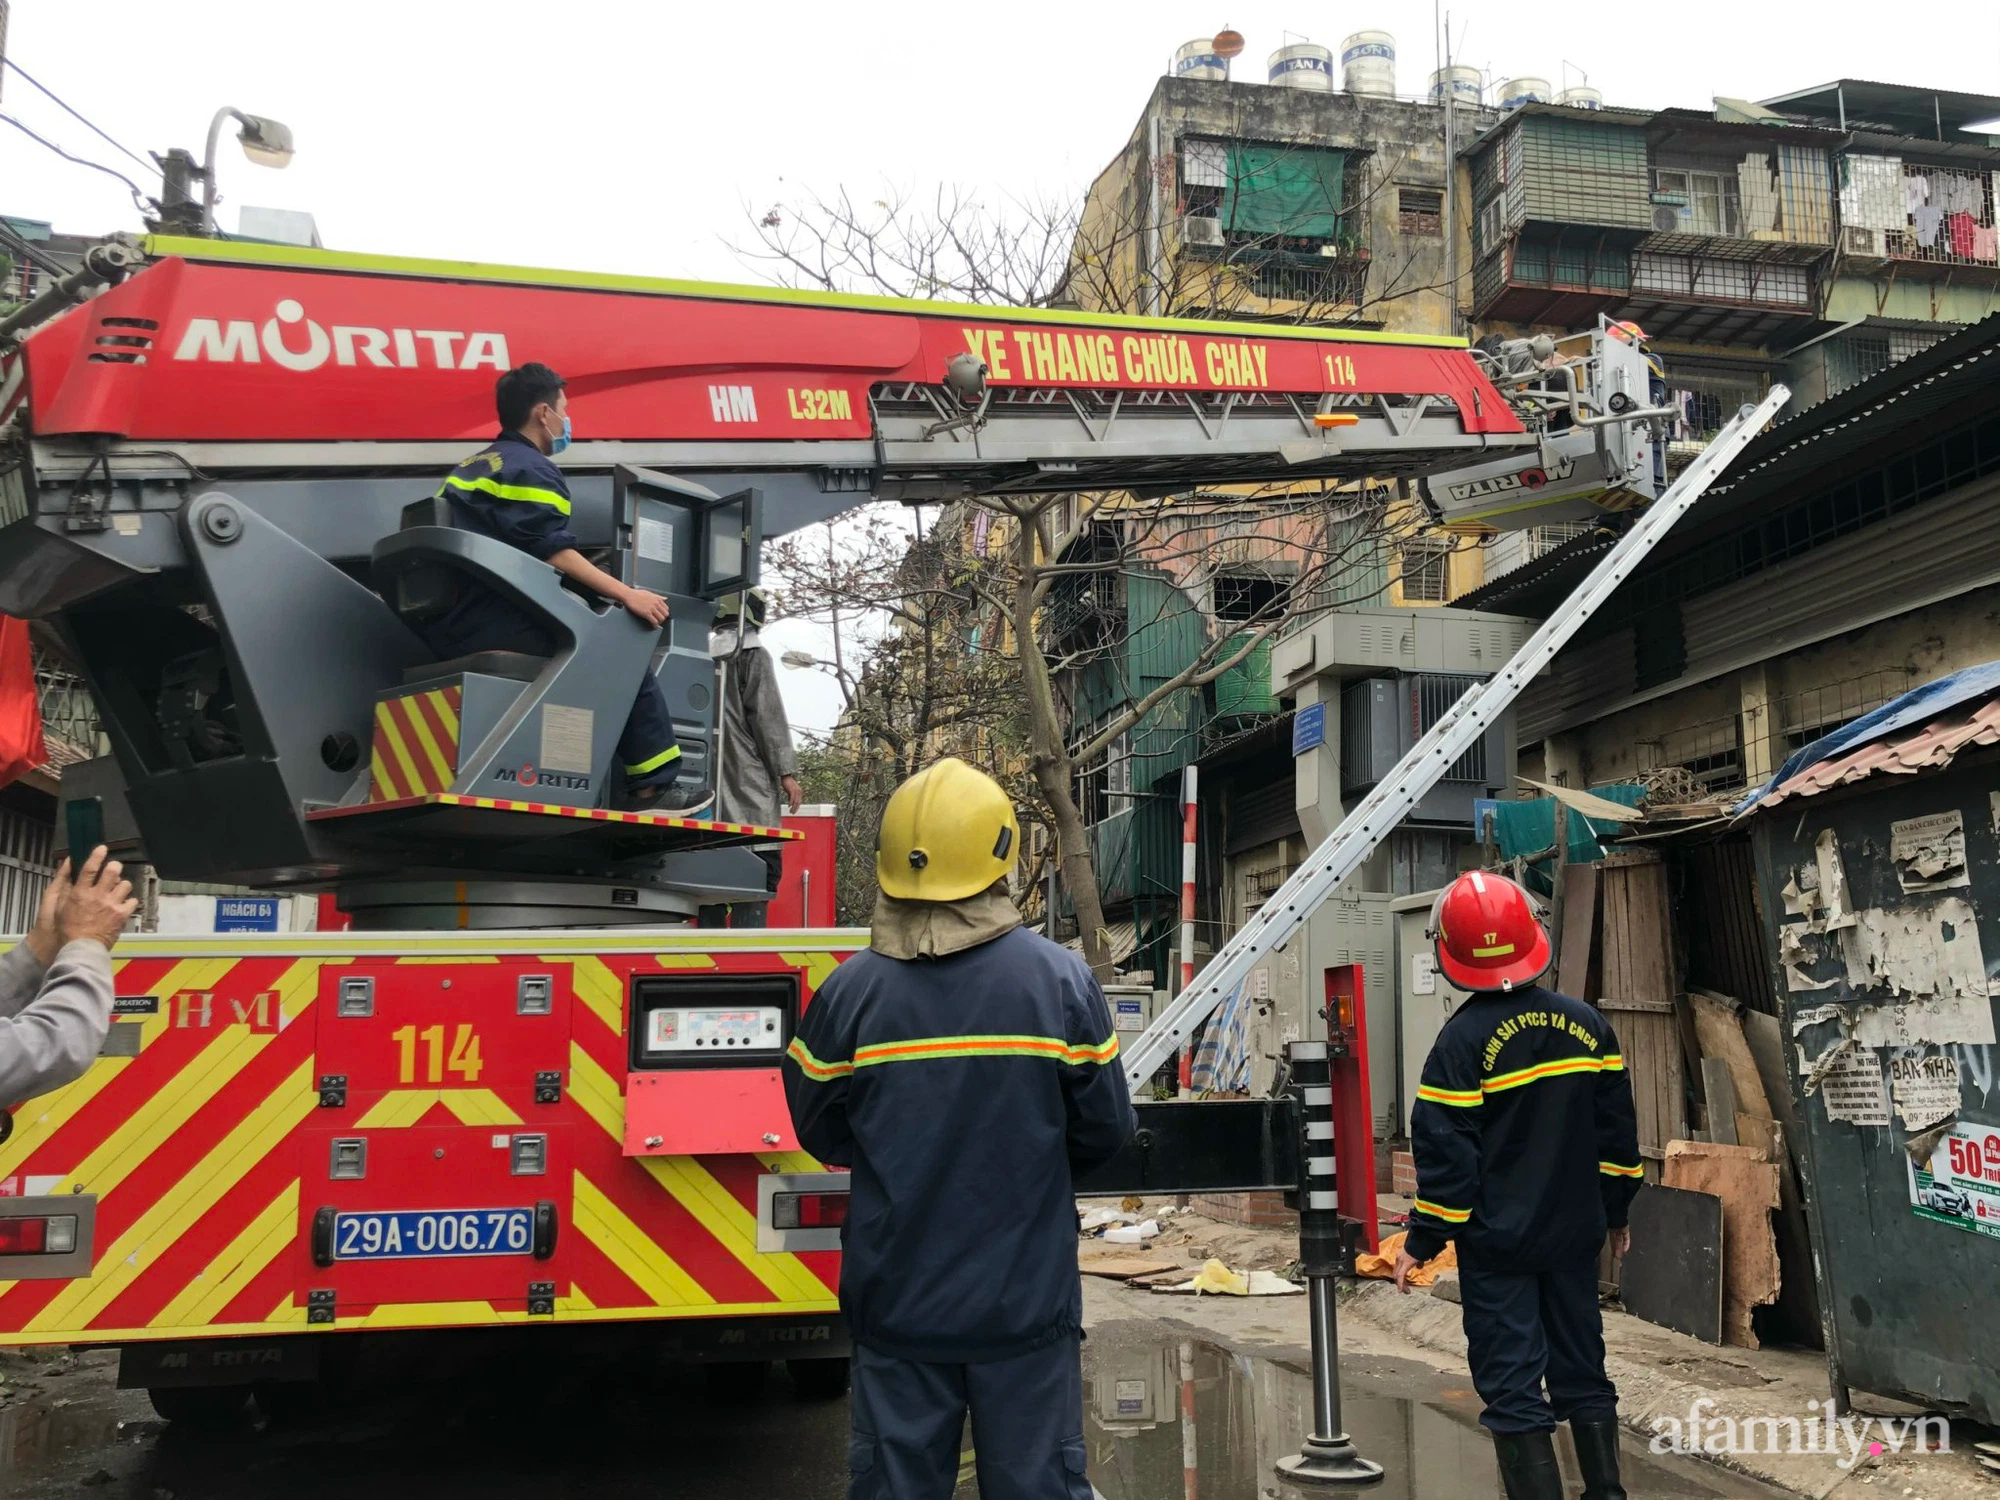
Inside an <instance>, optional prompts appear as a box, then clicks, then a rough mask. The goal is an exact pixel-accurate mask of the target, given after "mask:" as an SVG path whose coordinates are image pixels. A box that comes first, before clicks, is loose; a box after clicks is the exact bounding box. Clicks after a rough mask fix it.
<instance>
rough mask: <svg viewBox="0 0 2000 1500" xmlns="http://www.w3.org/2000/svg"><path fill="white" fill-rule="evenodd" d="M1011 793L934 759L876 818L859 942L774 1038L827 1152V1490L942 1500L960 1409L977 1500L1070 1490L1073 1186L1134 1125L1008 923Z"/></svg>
mask: <svg viewBox="0 0 2000 1500" xmlns="http://www.w3.org/2000/svg"><path fill="white" fill-rule="evenodd" d="M1019 846H1020V825H1019V823H1018V821H1017V820H1016V818H1015V816H1014V807H1013V803H1012V801H1011V800H1010V799H1009V798H1008V796H1007V794H1006V792H1005V791H1004V790H1002V789H1001V787H1000V786H999V784H998V783H996V782H995V781H994V780H993V779H992V778H991V777H990V776H987V775H985V774H984V773H982V772H980V771H977V770H975V769H974V768H973V767H971V766H969V765H967V764H965V763H964V762H963V761H960V760H941V761H938V762H936V763H935V764H933V765H931V766H928V767H926V768H925V769H924V770H922V771H920V772H918V773H917V774H916V775H915V776H913V777H911V778H910V779H909V780H908V781H906V782H904V783H903V784H902V785H901V786H900V787H898V788H897V789H896V792H895V794H894V795H893V796H892V797H890V799H889V805H888V807H887V808H886V809H884V811H883V814H882V827H881V832H880V835H879V836H878V838H877V841H876V851H875V872H876V879H877V883H878V884H879V885H880V887H881V895H880V898H879V900H878V903H877V906H876V910H875V920H874V924H873V928H872V931H871V934H870V940H869V946H868V949H867V951H865V952H863V953H858V954H856V955H855V956H854V957H852V958H850V959H848V960H847V961H846V962H845V963H843V964H842V965H841V966H840V967H839V968H838V969H836V970H835V971H834V972H833V974H832V975H831V976H830V977H829V978H828V979H827V981H826V983H825V984H824V985H822V986H821V987H820V990H819V993H818V994H817V995H816V996H815V997H814V998H813V1000H812V1003H811V1004H810V1005H809V1006H808V1007H807V1008H806V1011H805V1015H804V1017H803V1018H802V1019H801V1021H800V1023H799V1032H798V1036H797V1037H796V1038H795V1039H794V1041H793V1042H792V1044H791V1047H790V1050H789V1051H788V1052H787V1053H786V1057H785V1064H784V1075H785V1091H786V1096H787V1099H788V1101H789V1102H790V1105H791V1111H792V1122H793V1124H794V1126H795V1127H796V1128H797V1130H798V1136H799V1143H800V1144H801V1145H802V1146H804V1148H805V1149H806V1150H807V1151H810V1152H811V1153H812V1154H813V1155H814V1156H816V1157H818V1158H819V1159H820V1160H821V1161H823V1162H827V1163H829V1164H833V1165H838V1166H844V1167H848V1168H850V1169H851V1170H852V1172H853V1190H852V1195H851V1197H850V1199H849V1202H848V1215H847V1225H846V1229H845V1231H844V1234H843V1242H842V1248H843V1251H844V1254H843V1257H842V1261H841V1269H840V1306H841V1311H842V1312H843V1313H844V1314H845V1315H846V1319H847V1326H848V1330H849V1332H850V1333H851V1335H852V1337H853V1341H854V1357H853V1382H854V1390H853V1400H852V1402H851V1404H850V1411H851V1414H852V1420H853V1436H852V1440H851V1442H850V1443H849V1445H848V1460H849V1468H850V1471H851V1472H850V1477H849V1489H848V1495H849V1497H850V1500H876V1497H891V1496H893V1497H895V1500H929V1497H935V1500H947V1497H949V1496H950V1495H951V1493H952V1491H953V1489H954V1487H955V1486H956V1484H957V1479H958V1452H959V1434H960V1432H961V1430H962V1429H963V1427H964V1424H965V1419H966V1415H967V1413H968V1412H970V1413H971V1416H972V1422H973V1430H974V1431H975V1432H976V1433H977V1434H978V1435H979V1436H978V1444H977V1446H978V1464H979V1486H980V1493H981V1494H982V1495H984V1496H985V1497H986V1500H1051V1497H1058V1496H1061V1497H1070V1500H1090V1496H1091V1493H1092V1492H1091V1487H1090V1481H1089V1480H1088V1478H1087V1477H1086V1475H1085V1467H1086V1465H1085V1452H1084V1444H1083V1370H1082V1360H1081V1337H1082V1329H1083V1302H1082V1295H1081V1289H1080V1282H1079V1277H1078V1274H1077V1262H1076V1245H1077V1240H1076V1208H1075V1202H1076V1199H1075V1192H1074V1182H1075V1178H1076V1177H1077V1176H1078V1175H1080V1174H1081V1173H1083V1172H1085V1171H1087V1170H1089V1169H1090V1168H1091V1167H1094V1166H1096V1165H1098V1164H1099V1163H1101V1162H1104V1161H1107V1160H1109V1159H1110V1158H1111V1156H1112V1155H1113V1154H1115V1153H1116V1152H1117V1150H1118V1148H1119V1147H1120V1146H1121V1145H1123V1144H1124V1142H1125V1140H1126V1138H1127V1137H1128V1136H1130V1135H1131V1133H1132V1130H1133V1127H1134V1119H1133V1114H1132V1101H1131V1099H1130V1097H1129V1095H1128V1094H1127V1092H1126V1087H1125V1075H1124V1073H1123V1072H1122V1071H1121V1070H1120V1069H1119V1067H1118V1065H1117V1056H1118V1041H1117V1037H1116V1035H1115V1033H1114V1032H1113V1031H1112V1022H1111V1011H1110V1007H1109V1006H1108V1005H1107V1004H1106V1002H1105V999H1104V991H1103V990H1102V989H1100V988H1099V987H1098V984H1097V981H1096V979H1095V978H1093V977H1092V975H1091V972H1090V970H1089V969H1088V968H1087V967H1086V966H1085V965H1084V963H1083V960H1082V959H1080V958H1079V957H1078V956H1077V955H1076V954H1074V953H1071V952H1070V951H1069V950H1068V949H1066V948H1061V947H1058V946H1057V945H1056V944H1054V943H1051V942H1049V941H1048V940H1047V939H1046V938H1043V937H1040V936H1038V935H1036V934H1035V933H1032V932H1030V931H1029V930H1028V929H1027V928H1025V927H1023V926H1022V925H1021V917H1020V913H1019V912H1018V911H1016V910H1015V908H1014V904H1013V902H1012V900H1011V899H1010V898H1009V896H1008V891H1007V878H1008V876H1009V875H1010V874H1011V873H1012V871H1013V869H1014V864H1015V860H1016V858H1017V857H1018V854H1019Z"/></svg>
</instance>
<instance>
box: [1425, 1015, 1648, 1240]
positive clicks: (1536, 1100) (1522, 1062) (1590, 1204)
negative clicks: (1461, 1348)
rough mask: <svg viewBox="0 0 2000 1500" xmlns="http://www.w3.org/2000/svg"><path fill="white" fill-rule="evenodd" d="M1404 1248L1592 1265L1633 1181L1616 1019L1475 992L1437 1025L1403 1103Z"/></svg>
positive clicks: (1637, 1175)
mask: <svg viewBox="0 0 2000 1500" xmlns="http://www.w3.org/2000/svg"><path fill="white" fill-rule="evenodd" d="M1410 1144H1411V1148H1412V1151H1413V1153H1414V1154H1415V1156H1416V1160H1417V1202H1416V1208H1415V1209H1414V1210H1413V1211H1412V1212H1411V1214H1410V1235H1409V1239H1408V1240H1407V1241H1406V1242H1405V1248H1406V1249H1408V1251H1409V1252H1410V1254H1411V1255H1413V1256H1415V1257H1417V1259H1419V1260H1429V1259H1431V1258H1432V1257H1433V1256H1435V1255H1436V1254H1437V1253H1438V1252H1439V1251H1440V1250H1442V1249H1443V1248H1444V1242H1445V1241H1446V1240H1448V1239H1455V1240H1456V1241H1457V1242H1458V1259H1459V1264H1460V1265H1462V1266H1468V1267H1471V1268H1472V1269H1475V1270H1494V1271H1500V1270H1508V1271H1540V1270H1564V1269H1568V1268H1571V1267H1574V1266H1578V1265H1582V1264H1587V1263H1594V1262H1595V1260H1596V1257H1597V1252H1598V1249H1599V1247H1601V1246H1602V1245H1603V1243H1604V1236H1605V1232H1606V1230H1607V1229H1608V1228H1618V1227H1622V1226H1623V1225H1624V1223H1625V1221H1626V1213H1627V1210H1628V1208H1629V1206H1630V1204H1631V1202H1632V1196H1633V1194H1634V1193H1636V1192H1637V1191H1638V1189H1639V1183H1640V1181H1641V1178H1642V1171H1641V1167H1640V1162H1639V1129H1638V1121H1637V1118H1636V1116H1635V1115H1634V1113H1633V1108H1632V1085H1631V1081H1630V1080H1629V1079H1628V1078H1627V1076H1626V1073H1625V1060H1624V1058H1623V1056H1622V1055H1621V1054H1620V1053H1619V1050H1618V1038H1617V1036H1616V1035H1614V1034H1613V1032H1612V1030H1611V1023H1610V1022H1609V1021H1607V1020H1605V1018H1604V1016H1603V1014H1602V1013H1601V1012H1599V1011H1598V1010H1597V1009H1596V1008H1595V1007H1593V1006H1590V1005H1587V1004H1585V1003H1584V1002H1583V1001H1581V1000H1572V999H1571V998H1570V997H1569V996H1567V995H1559V994H1557V993H1556V992H1555V991H1553V990H1545V989H1542V988H1540V987H1539V986H1537V987H1534V988H1530V989H1525V990H1516V991H1514V992H1512V993H1511V994H1507V993H1499V992H1491V991H1489V992H1485V993H1481V994H1476V995H1474V996H1473V997H1472V998H1471V999H1470V1000H1468V1001H1467V1002H1466V1003H1465V1005H1464V1006H1463V1007H1462V1008H1461V1009H1460V1010H1459V1011H1458V1013H1457V1014H1456V1015H1454V1016H1453V1017H1452V1018H1451V1019H1450V1020H1449V1021H1447V1022H1446V1023H1445V1027H1444V1030H1443V1031H1441V1032H1440V1033H1439V1034H1438V1039H1437V1042H1436V1044H1435V1045H1434V1046H1433V1047H1432V1048H1431V1052H1430V1056H1429V1057H1428V1058H1427V1059H1426V1060H1425V1062H1424V1071H1423V1078H1422V1082H1421V1083H1420V1085H1419V1086H1418V1088H1417V1097H1416V1102H1415V1103H1414V1104H1413V1105H1412V1107H1411V1109H1410Z"/></svg>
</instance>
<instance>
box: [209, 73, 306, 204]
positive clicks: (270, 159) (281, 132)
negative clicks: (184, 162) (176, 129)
mask: <svg viewBox="0 0 2000 1500" xmlns="http://www.w3.org/2000/svg"><path fill="white" fill-rule="evenodd" d="M225 120H235V121H238V122H239V123H240V124H241V125H242V127H243V129H242V131H241V133H240V134H239V135H238V137H237V138H238V140H240V141H241V142H242V145H243V154H244V155H245V156H247V157H249V158H250V160H251V161H253V162H255V163H256V164H257V165H258V166H260V167H273V168H283V167H289V166H290V165H291V164H292V127H291V126H289V125H287V124H285V123H283V122H282V121H280V120H273V119H269V118H267V117H266V116H264V115H246V114H245V113H243V111H242V110H240V109H235V108H232V107H231V106H229V105H224V106H223V107H222V108H221V109H218V110H217V111H216V112H215V118H214V119H213V120H211V121H209V122H208V149H207V151H205V152H204V153H203V154H202V158H201V232H202V233H203V234H204V235H212V234H214V233H215V147H216V144H217V142H219V141H220V140H221V138H222V125H223V122H224V121H225Z"/></svg>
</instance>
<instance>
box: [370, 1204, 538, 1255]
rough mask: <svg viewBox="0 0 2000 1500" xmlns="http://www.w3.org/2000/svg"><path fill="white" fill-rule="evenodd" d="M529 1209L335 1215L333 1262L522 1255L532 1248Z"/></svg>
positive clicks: (449, 1209)
mask: <svg viewBox="0 0 2000 1500" xmlns="http://www.w3.org/2000/svg"><path fill="white" fill-rule="evenodd" d="M534 1217H535V1214H534V1210H533V1209H529V1208H438V1209H428V1208H426V1209H405V1210H402V1211H400V1212H394V1213H373V1214H335V1215H334V1219H333V1258H334V1259H335V1260H431V1259H435V1258H438V1257H441V1256H457V1255H526V1254H528V1253H529V1252H530V1251H531V1250H532V1249H533V1248H534V1238H535V1226H534Z"/></svg>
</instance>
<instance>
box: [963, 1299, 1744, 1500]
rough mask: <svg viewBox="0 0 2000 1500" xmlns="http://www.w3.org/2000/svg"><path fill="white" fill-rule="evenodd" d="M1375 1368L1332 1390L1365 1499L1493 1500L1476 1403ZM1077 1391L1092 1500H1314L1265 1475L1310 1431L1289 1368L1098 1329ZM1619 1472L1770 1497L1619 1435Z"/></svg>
mask: <svg viewBox="0 0 2000 1500" xmlns="http://www.w3.org/2000/svg"><path fill="white" fill-rule="evenodd" d="M1135 1332H1136V1331H1135ZM1381 1364H1382V1362H1371V1363H1370V1364H1369V1365H1368V1366H1367V1367H1365V1368H1364V1367H1355V1366H1350V1368H1349V1369H1348V1371H1347V1378H1346V1379H1345V1381H1344V1382H1343V1399H1342V1415H1343V1417H1344V1418H1345V1420H1346V1422H1347V1431H1348V1435H1349V1437H1351V1438H1352V1439H1353V1441H1354V1444H1355V1446H1356V1447H1357V1448H1358V1449H1359V1450H1360V1452H1361V1454H1362V1456H1363V1457H1366V1458H1371V1459H1373V1460H1374V1461H1375V1462H1377V1463H1379V1464H1381V1465H1382V1467H1383V1468H1384V1470H1385V1471H1386V1474H1385V1477H1384V1479H1383V1482H1382V1483H1381V1484H1380V1485H1378V1486H1376V1487H1374V1488H1372V1489H1370V1490H1368V1491H1366V1493H1367V1494H1368V1495H1369V1496H1371V1497H1379V1500H1446V1497H1449V1500H1502V1497H1504V1494H1505V1491H1504V1490H1503V1489H1502V1487H1501V1484H1500V1476H1499V1472H1498V1470H1497V1468H1496V1467H1495V1464H1494V1458H1493V1444H1492V1441H1491V1439H1490V1438H1489V1437H1488V1436H1487V1434H1486V1430H1485V1429H1484V1428H1482V1427H1481V1426H1479V1424H1478V1417H1479V1410H1480V1401H1479V1398H1478V1396H1477V1395H1475V1394H1474V1393H1473V1392H1472V1390H1471V1389H1470V1388H1469V1386H1470V1383H1469V1382H1466V1381H1463V1379H1462V1378H1461V1380H1460V1382H1459V1383H1456V1384H1454V1383H1453V1382H1451V1381H1449V1380H1447V1379H1444V1378H1441V1377H1438V1376H1436V1375H1435V1374H1434V1373H1433V1372H1429V1371H1422V1370H1419V1369H1417V1368H1416V1367H1407V1368H1400V1369H1398V1370H1397V1371H1394V1372H1391V1371H1388V1370H1385V1369H1383V1368H1381ZM1084 1390H1085V1406H1084V1433H1085V1437H1086V1439H1087V1440H1088V1442H1089V1445H1090V1477H1091V1482H1092V1483H1093V1484H1094V1485H1095V1486H1096V1487H1097V1491H1098V1493H1099V1495H1101V1496H1102V1497H1103V1500H1273V1497H1282V1500H1302V1497H1304V1496H1306V1495H1323V1494H1325V1493H1326V1492H1325V1491H1323V1490H1310V1489H1303V1488H1295V1487H1293V1486H1291V1485H1289V1484H1285V1483H1283V1482H1281V1481H1280V1480H1279V1478H1278V1476H1277V1474H1276V1473H1275V1465H1276V1464H1277V1461H1278V1460H1279V1459H1280V1458H1283V1457H1286V1456H1287V1455H1289V1454H1292V1453H1296V1452H1297V1451H1298V1447H1299V1439H1300V1437H1301V1436H1302V1435H1303V1434H1305V1433H1307V1432H1309V1431H1310V1430H1311V1427H1312V1375H1311V1371H1310V1369H1309V1367H1306V1366H1304V1365H1303V1364H1298V1365H1295V1364H1292V1363H1290V1362H1286V1361H1280V1360H1273V1359H1268V1358H1262V1357H1259V1356H1256V1355H1252V1354H1237V1353H1231V1352H1230V1351H1228V1350H1225V1349H1221V1348H1217V1347H1216V1346H1214V1345H1212V1344H1204V1343H1199V1342H1172V1341H1162V1340H1159V1339H1157V1338H1154V1339H1148V1338H1146V1337H1144V1336H1143V1335H1139V1336H1134V1334H1132V1333H1123V1332H1122V1331H1121V1330H1117V1329H1107V1330H1104V1331H1103V1332H1101V1333H1099V1332H1093V1333H1092V1335H1091V1337H1090V1340H1089V1341H1088V1342H1087V1343H1086V1344H1085V1345H1084ZM1189 1409H1191V1410H1192V1411H1193V1422H1192V1439H1193V1440H1192V1442H1191V1443H1190V1442H1189V1441H1188V1438H1189V1426H1188V1422H1187V1418H1186V1417H1185V1415H1184V1413H1185V1412H1186V1411H1188V1410H1189ZM1557 1450H1558V1453H1559V1454H1560V1456H1561V1458H1562V1463H1563V1472H1564V1475H1565V1477H1566V1478H1567V1479H1568V1480H1569V1481H1570V1492H1571V1493H1575V1491H1576V1489H1577V1488H1578V1487H1579V1486H1580V1485H1581V1483H1582V1476H1581V1475H1580V1474H1579V1473H1578V1471H1577V1468H1576V1463H1575V1459H1574V1456H1573V1454H1572V1453H1570V1452H1569V1451H1568V1434H1567V1431H1566V1430H1565V1431H1563V1432H1560V1433H1559V1434H1558V1437H1557ZM1190 1458H1192V1460H1193V1469H1192V1472H1190V1470H1189V1468H1188V1460H1189V1459H1190ZM1622 1467H1623V1470H1624V1476H1625V1483H1626V1486H1627V1488H1628V1489H1630V1490H1631V1492H1632V1493H1633V1494H1635V1495H1640V1494H1643V1495H1645V1496H1647V1497H1648V1500H1652V1497H1655V1496H1657V1497H1663V1500H1697V1497H1716V1496H1731V1497H1744V1496H1753V1495H1757V1496H1761V1495H1768V1494H1771V1493H1773V1492H1771V1491H1768V1490H1765V1489H1763V1488H1761V1487H1757V1486H1754V1485H1746V1484H1744V1483H1743V1482H1741V1481H1737V1480H1735V1479H1734V1477H1733V1476H1729V1475H1725V1474H1722V1473H1721V1472H1720V1471H1718V1470H1716V1469H1714V1468H1713V1467H1711V1466H1709V1465H1707V1464H1704V1463H1702V1462H1701V1461H1699V1460H1690V1459H1679V1460H1674V1459H1669V1460H1666V1461H1664V1462H1663V1461H1662V1460H1660V1459H1658V1458H1656V1457H1654V1456H1653V1455H1651V1454H1648V1453H1647V1452H1646V1451H1645V1447H1644V1445H1643V1444H1641V1443H1638V1442H1636V1441H1634V1440H1632V1439H1631V1438H1630V1437H1629V1436H1628V1438H1627V1440H1626V1444H1625V1451H1624V1456H1623V1463H1622ZM960 1493H961V1494H962V1495H969V1494H971V1493H973V1491H971V1490H969V1489H965V1488H961V1491H960Z"/></svg>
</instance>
